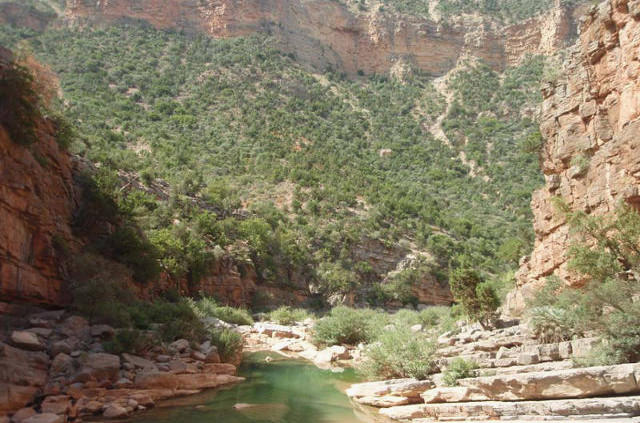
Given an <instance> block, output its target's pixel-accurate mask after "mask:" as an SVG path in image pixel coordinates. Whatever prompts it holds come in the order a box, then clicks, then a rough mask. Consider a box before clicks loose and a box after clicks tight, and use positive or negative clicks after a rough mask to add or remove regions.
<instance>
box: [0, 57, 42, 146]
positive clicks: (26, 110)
mask: <svg viewBox="0 0 640 423" xmlns="http://www.w3.org/2000/svg"><path fill="white" fill-rule="evenodd" d="M39 102H40V100H39V98H38V95H37V93H36V92H35V90H34V87H33V76H32V75H31V73H30V72H29V70H28V69H27V68H25V67H22V66H19V65H17V64H15V63H13V62H12V63H10V64H9V65H8V66H7V67H5V68H4V69H2V70H1V71H0V125H2V126H3V127H4V128H5V129H6V130H7V132H8V133H9V137H10V138H11V140H13V141H14V142H15V143H18V144H22V145H29V144H32V143H34V142H36V141H37V136H36V126H37V122H38V120H39V119H41V118H42V115H41V113H40V105H39Z"/></svg>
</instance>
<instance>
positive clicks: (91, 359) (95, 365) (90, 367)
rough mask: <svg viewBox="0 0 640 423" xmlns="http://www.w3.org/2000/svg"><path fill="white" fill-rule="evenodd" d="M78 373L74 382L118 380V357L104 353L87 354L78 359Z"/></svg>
mask: <svg viewBox="0 0 640 423" xmlns="http://www.w3.org/2000/svg"><path fill="white" fill-rule="evenodd" d="M79 361H80V363H81V366H82V367H81V368H80V371H79V372H78V373H77V374H76V377H75V379H76V381H79V382H86V381H89V380H95V381H111V382H115V381H117V380H118V379H119V373H120V357H118V356H117V355H113V354H106V353H88V354H85V355H83V356H81V357H80V358H79Z"/></svg>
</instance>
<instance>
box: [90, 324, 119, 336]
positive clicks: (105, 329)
mask: <svg viewBox="0 0 640 423" xmlns="http://www.w3.org/2000/svg"><path fill="white" fill-rule="evenodd" d="M89 333H90V334H91V336H93V337H99V338H111V337H112V336H113V335H114V334H115V333H116V331H115V330H114V329H113V328H112V327H111V326H109V325H93V326H91V328H90V329H89Z"/></svg>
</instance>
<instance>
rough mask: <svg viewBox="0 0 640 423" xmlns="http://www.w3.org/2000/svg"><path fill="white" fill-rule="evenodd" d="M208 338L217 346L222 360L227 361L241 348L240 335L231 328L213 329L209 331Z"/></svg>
mask: <svg viewBox="0 0 640 423" xmlns="http://www.w3.org/2000/svg"><path fill="white" fill-rule="evenodd" d="M209 340H210V341H211V344H212V345H215V346H216V347H217V348H218V354H220V358H221V359H222V361H228V360H230V359H232V358H233V357H235V356H236V354H238V352H239V351H241V350H242V335H240V334H239V333H238V332H236V331H234V330H231V329H227V328H225V329H213V330H211V331H210V332H209Z"/></svg>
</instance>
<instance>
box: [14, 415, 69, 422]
mask: <svg viewBox="0 0 640 423" xmlns="http://www.w3.org/2000/svg"><path fill="white" fill-rule="evenodd" d="M65 421H66V418H65V417H64V416H59V415H57V414H52V413H43V414H36V415H34V416H31V417H29V418H28V419H25V420H23V421H22V423H64V422H65Z"/></svg>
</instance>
